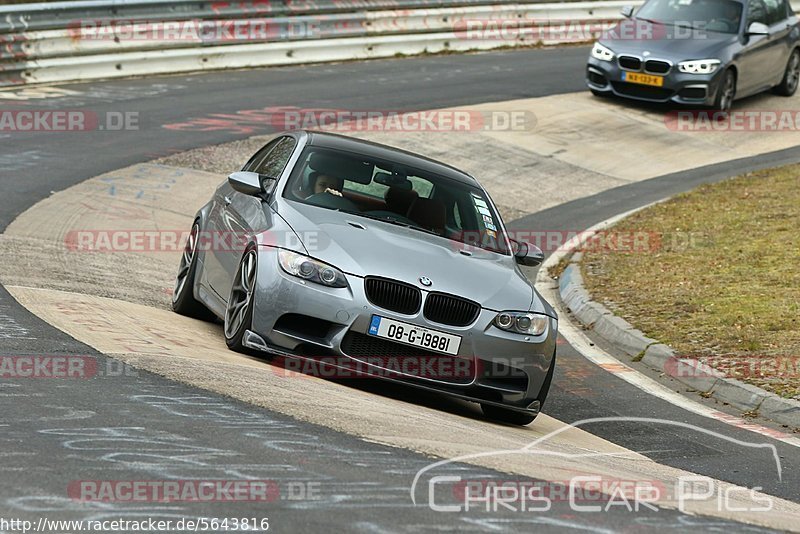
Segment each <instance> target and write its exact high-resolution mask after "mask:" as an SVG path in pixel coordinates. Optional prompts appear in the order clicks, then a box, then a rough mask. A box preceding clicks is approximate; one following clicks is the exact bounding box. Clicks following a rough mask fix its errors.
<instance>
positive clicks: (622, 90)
mask: <svg viewBox="0 0 800 534" xmlns="http://www.w3.org/2000/svg"><path fill="white" fill-rule="evenodd" d="M723 71H724V69H721V68H719V69H717V70H716V71H715V72H714V73H712V74H687V73H684V72H680V71H678V67H677V65H674V66H673V67H672V68H671V69H670V71H669V73H667V74H666V75H665V76H664V85H663V86H662V87H652V86H648V85H641V84H635V83H629V82H625V81H623V80H622V77H623V73H624V72H626V70H625V69H623V68H621V67H620V66H619V64H618V63H617V59H616V58H615V59H614V60H612V61H601V60H599V59H596V58H594V57H591V56H590V57H589V61H588V63H587V65H586V85H587V86H588V87H589V88H590V89H592V90H594V91H598V92H602V93H608V94H614V95H616V96H620V97H623V98H631V99H634V100H642V101H645V102H674V103H676V104H681V105H688V106H691V105H694V106H711V105H713V104H714V100H715V98H716V96H717V89H718V87H719V83H720V80H721V78H722V76H721V75H722V72H723ZM627 72H638V71H627Z"/></svg>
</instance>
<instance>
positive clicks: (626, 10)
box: [619, 6, 633, 19]
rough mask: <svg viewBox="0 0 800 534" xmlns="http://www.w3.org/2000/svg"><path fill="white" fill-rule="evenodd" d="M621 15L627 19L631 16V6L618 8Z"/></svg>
mask: <svg viewBox="0 0 800 534" xmlns="http://www.w3.org/2000/svg"><path fill="white" fill-rule="evenodd" d="M619 12H620V13H621V14H622V16H623V17H625V18H626V19H629V18H631V17H632V16H633V6H622V9H620V10H619Z"/></svg>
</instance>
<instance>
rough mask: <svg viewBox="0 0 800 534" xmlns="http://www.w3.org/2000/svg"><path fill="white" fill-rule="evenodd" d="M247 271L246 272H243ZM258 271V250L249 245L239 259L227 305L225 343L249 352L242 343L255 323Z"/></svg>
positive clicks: (231, 347)
mask: <svg viewBox="0 0 800 534" xmlns="http://www.w3.org/2000/svg"><path fill="white" fill-rule="evenodd" d="M244 271H246V274H243V272H244ZM257 272H258V250H257V249H256V248H255V247H252V246H251V247H248V249H247V250H246V251H245V253H244V254H243V255H242V259H241V260H240V261H239V268H238V269H237V270H236V276H235V277H234V279H233V285H232V286H231V294H230V296H229V297H228V304H227V305H226V307H225V326H224V330H223V331H224V333H225V344H226V345H228V348H229V349H231V350H233V351H236V352H243V353H246V354H249V353H250V352H251V351H250V349H248V348H247V347H245V346H244V345H243V344H242V340H243V338H244V333H245V331H246V330H248V329H249V328H250V327H251V325H252V324H253V308H254V307H255V305H254V301H255V289H256V279H257V276H256V275H257Z"/></svg>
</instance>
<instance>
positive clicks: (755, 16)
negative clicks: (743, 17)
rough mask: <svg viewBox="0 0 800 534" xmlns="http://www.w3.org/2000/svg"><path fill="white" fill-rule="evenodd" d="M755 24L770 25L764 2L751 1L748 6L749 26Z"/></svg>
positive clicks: (760, 0) (759, 0)
mask: <svg viewBox="0 0 800 534" xmlns="http://www.w3.org/2000/svg"><path fill="white" fill-rule="evenodd" d="M753 22H760V23H761V24H769V21H768V20H767V7H766V6H765V5H764V0H750V1H749V2H748V4H747V25H748V26H749V25H750V24H752V23H753Z"/></svg>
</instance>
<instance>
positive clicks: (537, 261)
mask: <svg viewBox="0 0 800 534" xmlns="http://www.w3.org/2000/svg"><path fill="white" fill-rule="evenodd" d="M511 244H512V246H514V245H516V246H514V248H516V250H515V251H514V259H515V260H516V262H517V263H519V264H520V265H526V266H528V267H536V266H537V265H541V264H542V262H543V261H544V252H542V249H540V248H539V247H537V246H536V245H531V244H530V243H526V242H525V241H515V240H513V239H512V240H511Z"/></svg>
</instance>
